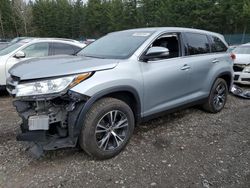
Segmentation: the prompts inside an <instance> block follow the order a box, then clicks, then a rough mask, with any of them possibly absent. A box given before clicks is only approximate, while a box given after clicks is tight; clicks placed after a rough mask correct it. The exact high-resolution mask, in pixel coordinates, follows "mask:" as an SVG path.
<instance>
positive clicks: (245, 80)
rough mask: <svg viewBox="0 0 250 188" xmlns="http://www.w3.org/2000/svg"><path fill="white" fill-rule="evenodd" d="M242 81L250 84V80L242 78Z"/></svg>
mask: <svg viewBox="0 0 250 188" xmlns="http://www.w3.org/2000/svg"><path fill="white" fill-rule="evenodd" d="M241 81H243V82H250V78H242V79H241Z"/></svg>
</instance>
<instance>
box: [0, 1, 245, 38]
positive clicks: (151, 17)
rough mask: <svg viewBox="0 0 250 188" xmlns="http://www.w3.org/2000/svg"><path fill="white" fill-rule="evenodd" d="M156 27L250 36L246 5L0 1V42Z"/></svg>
mask: <svg viewBox="0 0 250 188" xmlns="http://www.w3.org/2000/svg"><path fill="white" fill-rule="evenodd" d="M160 26H178V27H190V28H200V29H205V30H210V31H215V32H219V33H222V34H233V33H243V34H244V33H250V1H249V0H226V1H225V0H88V1H83V0H35V1H34V0H30V1H29V2H27V1H26V0H0V38H13V37H16V36H40V37H65V38H75V39H80V38H83V37H84V38H85V37H88V38H97V37H100V36H102V35H104V34H106V33H108V32H111V31H117V30H123V29H129V28H138V27H160Z"/></svg>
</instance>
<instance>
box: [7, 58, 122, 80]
mask: <svg viewBox="0 0 250 188" xmlns="http://www.w3.org/2000/svg"><path fill="white" fill-rule="evenodd" d="M117 64H118V60H114V59H97V58H90V57H84V56H66V55H63V56H52V57H46V58H35V59H29V60H26V61H23V62H20V63H18V64H16V65H14V66H13V67H12V68H11V69H10V71H9V73H10V74H11V75H14V76H17V77H19V78H20V79H21V80H29V79H37V78H46V77H54V76H65V75H71V74H78V73H84V72H91V71H99V70H106V69H112V68H114V67H115V66H116V65H117Z"/></svg>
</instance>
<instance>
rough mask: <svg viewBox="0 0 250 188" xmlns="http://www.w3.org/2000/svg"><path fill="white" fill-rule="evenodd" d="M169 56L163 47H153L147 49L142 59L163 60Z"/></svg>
mask: <svg viewBox="0 0 250 188" xmlns="http://www.w3.org/2000/svg"><path fill="white" fill-rule="evenodd" d="M167 56H169V50H168V49H167V48H164V47H158V46H154V47H151V48H149V49H148V51H147V53H146V54H145V55H143V57H142V59H143V60H144V61H148V60H150V59H154V58H163V57H167Z"/></svg>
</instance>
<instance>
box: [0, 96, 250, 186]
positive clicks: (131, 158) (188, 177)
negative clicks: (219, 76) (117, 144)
mask: <svg viewBox="0 0 250 188" xmlns="http://www.w3.org/2000/svg"><path fill="white" fill-rule="evenodd" d="M11 102H12V99H11V98H9V97H7V96H6V95H3V96H1V97H0V128H1V131H0V187H11V188H14V187H110V186H111V187H124V188H125V187H170V188H172V187H173V188H174V187H175V188H177V187H180V188H183V187H192V188H193V187H199V188H200V187H204V188H213V187H225V188H237V187H240V188H249V187H250V100H243V99H239V98H236V97H233V96H230V97H229V99H228V103H227V105H226V107H225V109H224V110H223V111H222V112H221V113H218V114H215V115H214V114H208V113H205V112H203V111H201V110H199V109H198V108H190V109H186V110H182V111H179V112H176V113H174V114H171V115H166V116H164V117H162V118H158V119H155V120H153V121H150V122H148V123H145V124H141V125H140V126H138V127H137V128H136V129H135V133H134V135H133V137H132V140H131V141H130V143H129V144H128V146H127V147H126V149H125V150H124V151H123V152H122V153H121V154H120V155H118V156H117V157H115V158H113V159H110V160H106V161H94V160H93V159H91V158H90V157H88V156H87V155H86V154H85V153H84V152H83V151H81V150H80V149H63V150H57V151H52V152H47V153H46V155H45V157H43V158H41V159H39V160H37V159H34V158H32V157H31V156H29V155H28V153H27V151H26V147H25V146H24V145H23V144H21V143H19V142H16V140H15V135H16V133H17V132H18V131H19V128H18V124H19V123H20V119H19V117H18V116H17V114H16V112H15V109H14V108H13V107H12V105H11Z"/></svg>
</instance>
